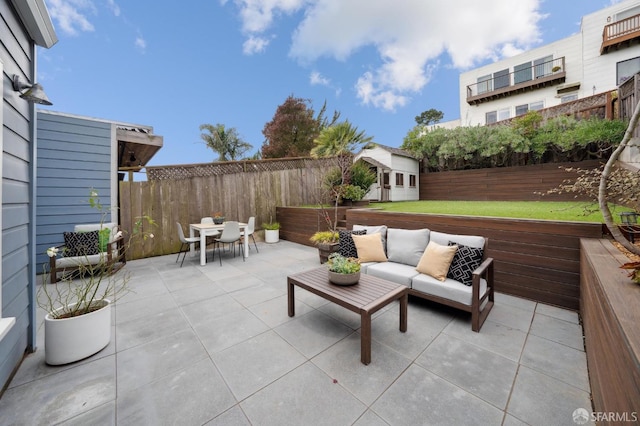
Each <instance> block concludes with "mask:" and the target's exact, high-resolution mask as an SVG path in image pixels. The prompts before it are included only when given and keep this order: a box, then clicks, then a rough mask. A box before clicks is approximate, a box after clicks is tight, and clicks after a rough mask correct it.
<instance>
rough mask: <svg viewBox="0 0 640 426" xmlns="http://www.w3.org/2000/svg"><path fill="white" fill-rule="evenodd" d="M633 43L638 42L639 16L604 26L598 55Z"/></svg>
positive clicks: (639, 38) (639, 40)
mask: <svg viewBox="0 0 640 426" xmlns="http://www.w3.org/2000/svg"><path fill="white" fill-rule="evenodd" d="M634 41H635V42H640V14H638V15H634V16H630V17H628V18H626V19H621V20H620V21H616V22H613V23H611V24H608V25H606V26H605V27H604V30H603V31H602V46H601V47H600V54H601V55H603V54H605V53H608V52H610V51H612V50H617V49H619V48H621V47H623V46H626V45H631V43H632V42H634Z"/></svg>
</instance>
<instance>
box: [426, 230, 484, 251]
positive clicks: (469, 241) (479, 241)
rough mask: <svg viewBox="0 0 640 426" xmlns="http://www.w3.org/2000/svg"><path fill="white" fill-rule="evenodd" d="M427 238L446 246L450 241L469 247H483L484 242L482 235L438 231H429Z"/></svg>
mask: <svg viewBox="0 0 640 426" xmlns="http://www.w3.org/2000/svg"><path fill="white" fill-rule="evenodd" d="M429 238H430V239H431V241H435V242H436V243H438V244H440V245H442V246H448V245H449V241H452V242H455V243H457V244H462V245H465V246H469V247H475V248H484V244H485V242H486V240H485V238H484V237H479V236H476V235H458V234H445V233H444V232H438V231H431V234H430V236H429Z"/></svg>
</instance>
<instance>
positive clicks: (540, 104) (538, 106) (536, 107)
mask: <svg viewBox="0 0 640 426" xmlns="http://www.w3.org/2000/svg"><path fill="white" fill-rule="evenodd" d="M542 108H544V101H538V102H531V103H530V104H529V111H538V110H541V109H542Z"/></svg>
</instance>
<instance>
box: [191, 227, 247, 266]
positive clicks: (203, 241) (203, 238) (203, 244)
mask: <svg viewBox="0 0 640 426" xmlns="http://www.w3.org/2000/svg"><path fill="white" fill-rule="evenodd" d="M238 225H240V232H244V231H245V230H246V228H247V224H246V223H244V222H239V223H238ZM223 229H224V223H221V224H219V225H218V224H215V223H192V224H190V225H189V236H190V237H191V238H193V237H195V233H196V231H198V233H200V265H202V266H204V265H206V264H207V250H206V248H207V236H211V235H214V232H213V231H222V230H223ZM248 241H249V240H248V238H246V236H245V238H243V246H244V250H243V252H244V257H245V258H247V257H249V243H248ZM190 246H191V247H190V249H189V250H190V252H191V255H192V256H193V255H194V254H195V244H194V243H191V244H190Z"/></svg>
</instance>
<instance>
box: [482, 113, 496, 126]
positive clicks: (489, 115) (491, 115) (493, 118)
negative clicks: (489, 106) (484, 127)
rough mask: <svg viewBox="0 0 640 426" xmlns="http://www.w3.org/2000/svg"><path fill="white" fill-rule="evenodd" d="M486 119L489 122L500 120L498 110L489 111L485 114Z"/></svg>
mask: <svg viewBox="0 0 640 426" xmlns="http://www.w3.org/2000/svg"><path fill="white" fill-rule="evenodd" d="M484 119H485V121H486V123H487V124H491V123H495V122H496V121H498V114H497V112H496V111H489V112H488V113H486V114H485V116H484Z"/></svg>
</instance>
